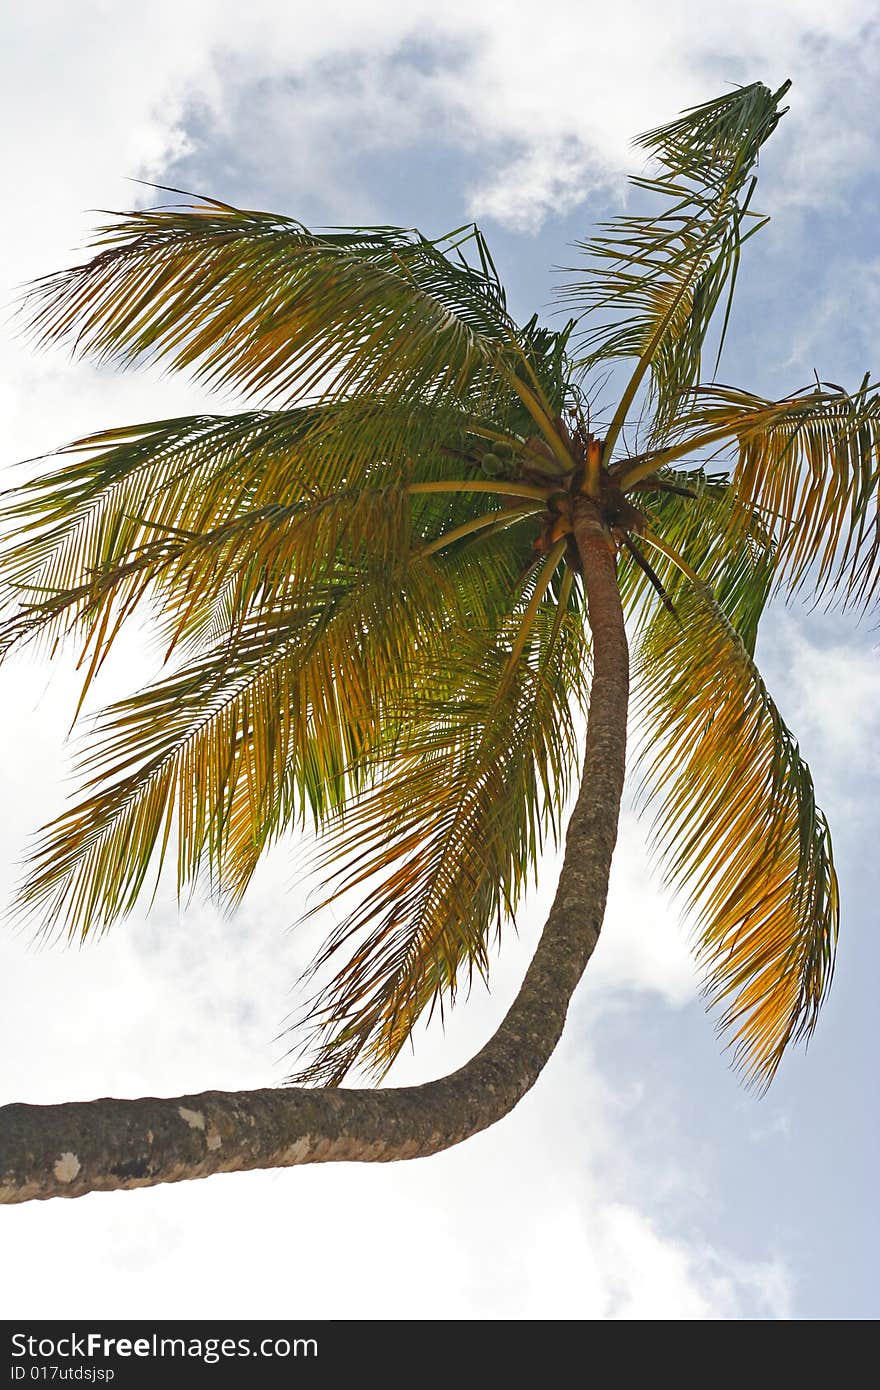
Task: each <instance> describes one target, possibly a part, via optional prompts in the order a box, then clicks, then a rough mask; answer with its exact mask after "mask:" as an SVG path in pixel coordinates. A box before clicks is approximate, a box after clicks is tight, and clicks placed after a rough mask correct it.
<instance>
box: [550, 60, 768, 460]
mask: <svg viewBox="0 0 880 1390" xmlns="http://www.w3.org/2000/svg"><path fill="white" fill-rule="evenodd" d="M788 85H789V84H788V83H786V84H785V85H784V86H783V87H782V88H780V90H779V91H778V92H775V93H772V92H770V91H769V90H768V88H766V87H765V86H763V85H762V84H761V83H760V82H755V83H752V84H751V85H750V86H748V87H742V88H739V89H737V90H736V91H734V92H731V93H729V94H728V95H727V96H723V97H719V98H718V99H717V100H715V101H711V102H707V103H705V104H704V105H702V106H697V107H694V108H692V109H691V110H689V111H687V112H685V113H684V114H683V115H682V116H681V117H680V118H679V119H678V120H676V121H673V122H672V123H671V124H670V125H667V126H662V127H659V128H658V129H656V130H652V131H649V132H648V133H647V134H645V135H643V136H641V137H640V138H639V140H638V141H637V143H638V144H639V145H641V146H642V148H643V149H645V150H647V152H648V154H649V155H650V156H651V157H652V158H653V160H654V161H655V162H656V164H657V165H658V166H659V167H658V171H657V174H656V176H655V177H653V178H636V179H632V180H631V182H632V183H633V184H634V186H635V187H636V188H638V189H639V190H640V191H642V192H644V193H647V194H649V195H650V196H652V197H655V196H656V197H659V198H661V199H663V200H664V203H665V207H664V209H663V210H662V211H660V212H658V213H656V214H653V215H651V214H637V215H631V214H630V215H625V216H621V217H618V218H615V219H614V220H613V221H611V222H607V223H604V224H602V226H601V229H600V233H599V235H597V236H594V237H592V238H591V239H590V240H588V241H586V242H580V243H578V246H579V247H580V249H581V250H582V251H583V252H584V255H585V258H586V264H585V266H584V267H583V268H578V269H577V270H572V272H571V278H569V279H568V280H567V282H566V283H565V286H564V288H563V291H562V293H563V297H564V299H565V302H566V303H567V304H569V305H571V306H572V307H573V308H574V309H575V311H579V312H580V313H581V314H582V315H583V314H584V313H585V312H586V313H587V314H588V315H591V316H594V315H595V316H596V319H597V320H598V321H596V322H595V323H592V324H590V325H588V326H587V327H585V328H584V330H583V331H582V334H581V339H580V348H581V353H580V356H579V358H578V365H579V366H580V367H581V368H582V369H584V370H587V371H588V370H590V369H592V368H594V367H595V366H596V365H597V364H598V363H600V362H603V361H607V360H608V359H612V358H620V357H623V358H627V357H630V358H633V357H634V358H636V359H638V361H637V365H636V367H635V370H634V372H633V374H632V376H631V378H630V381H629V383H628V385H627V387H626V389H625V390H624V392H623V395H622V397H621V400H620V404H619V406H618V409H617V411H616V412H615V416H614V419H613V421H612V423H611V426H610V428H609V430H608V433H607V448H608V450H609V452H610V450H611V448H612V447H613V446H614V444H615V442H616V440H617V437H618V435H619V433H620V430H621V428H622V427H623V425H624V423H625V421H626V418H627V416H628V413H629V411H630V409H631V407H632V404H633V402H634V400H635V396H636V393H637V391H638V388H639V386H640V385H641V383H642V381H643V379H644V378H645V377H646V375H647V376H648V379H649V382H650V385H651V404H652V406H653V421H652V427H651V442H652V443H654V444H656V443H657V442H659V441H661V440H662V439H663V438H665V436H666V434H667V432H668V431H669V430H670V428H671V427H672V424H673V421H674V418H675V406H676V402H677V400H678V398H679V396H680V395H681V394H682V393H683V392H685V391H687V390H688V389H689V388H690V387H692V386H694V385H695V384H696V383H697V381H698V380H699V379H700V368H701V359H702V352H703V346H704V343H705V339H706V335H707V332H708V328H709V323H710V320H711V319H712V316H713V314H714V312H715V309H716V308H717V306H718V304H719V301H720V300H721V298H722V295H723V294H724V293H725V291H727V295H728V305H729V300H730V296H731V295H732V293H733V287H734V283H735V279H736V271H737V267H738V264H739V256H740V249H741V247H742V245H743V243H744V241H746V240H747V239H748V237H749V236H751V235H752V234H753V232H755V231H757V230H758V229H759V228H760V227H761V226H763V225H764V222H765V221H766V218H761V217H759V216H757V215H756V214H755V213H753V212H752V211H751V209H750V206H749V204H750V200H751V197H752V193H753V190H754V185H755V180H754V178H753V177H752V170H753V168H754V166H755V164H756V162H757V159H758V153H759V150H760V148H761V146H762V145H763V143H764V142H765V141H766V140H767V139H768V137H769V136H770V135H771V134H772V132H773V130H774V129H775V127H776V125H777V123H778V121H779V119H780V116H781V115H782V114H783V113H782V112H781V111H780V110H779V101H780V99H781V97H782V96H783V95H784V93H785V92H786V91H787V90H788ZM722 340H723V329H722ZM719 353H720V348H719Z"/></svg>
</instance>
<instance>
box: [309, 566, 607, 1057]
mask: <svg viewBox="0 0 880 1390" xmlns="http://www.w3.org/2000/svg"><path fill="white" fill-rule="evenodd" d="M563 550H564V543H561V544H560V545H558V546H557V547H556V548H555V550H554V552H552V553H551V554H550V555H549V556H548V557H547V559H546V560H545V561H543V562H540V563H538V562H536V564H535V565H533V566H532V569H531V571H530V573H529V575H528V577H527V581H526V583H525V585H524V586H523V588H522V591H521V601H520V604H519V605H518V606H517V608H515V609H512V610H510V611H509V612H508V613H507V615H506V617H505V620H504V622H503V623H502V624H501V625H500V626H499V627H497V628H496V630H495V631H494V632H485V631H481V630H479V629H478V628H476V627H475V626H474V627H471V629H470V630H469V631H468V632H463V633H461V634H460V635H459V639H458V641H457V642H456V644H455V647H454V648H452V649H450V650H448V651H447V653H446V654H445V655H444V657H443V660H442V661H441V662H440V663H438V665H437V666H435V667H434V668H433V670H432V671H431V672H430V674H429V678H428V679H426V680H425V681H424V682H423V683H422V684H421V686H420V687H419V688H416V689H415V690H414V692H413V696H412V698H411V700H410V702H409V705H408V706H407V712H406V720H407V722H408V728H409V730H410V732H409V733H408V734H407V736H406V737H405V739H404V742H403V743H402V745H401V747H400V748H399V749H398V750H397V754H396V756H395V757H394V758H393V759H392V760H391V761H390V762H389V764H388V766H387V767H386V768H384V769H383V775H382V778H381V780H380V782H379V783H378V785H377V786H376V787H375V788H373V789H372V790H370V791H368V792H367V793H366V794H365V795H364V796H363V797H362V798H361V799H359V800H357V801H356V802H354V803H353V804H352V806H351V807H350V808H348V809H347V810H346V812H345V814H344V815H343V817H342V818H341V820H340V824H339V827H338V829H335V830H333V831H332V832H331V836H330V839H329V841H328V843H327V848H326V851H325V856H324V861H323V862H324V865H325V868H328V867H329V868H330V869H331V870H332V878H331V879H330V884H331V885H332V895H331V896H332V897H335V896H336V895H337V894H338V893H340V892H344V891H347V890H349V889H355V888H357V889H360V890H361V891H362V892H364V896H363V898H362V901H361V902H360V904H359V905H358V907H357V908H355V909H354V911H353V912H352V913H351V914H350V915H349V916H348V917H347V918H346V919H345V920H344V921H343V923H342V924H341V925H340V926H339V927H338V928H337V929H336V930H335V932H334V933H333V934H332V936H331V938H330V940H329V942H328V944H327V946H326V947H325V949H324V950H323V951H322V953H321V955H320V956H319V958H318V960H317V961H316V963H315V969H321V968H323V967H325V966H327V964H328V963H329V962H331V961H332V960H334V959H335V958H336V956H337V953H338V952H340V951H341V950H343V949H345V948H349V950H350V954H349V956H348V959H347V960H346V962H345V964H344V965H343V967H342V968H341V969H340V970H339V971H338V972H337V974H336V975H335V977H334V978H333V980H332V982H331V983H330V985H329V986H328V987H327V988H323V989H322V990H321V992H320V995H319V997H318V999H317V1001H316V1003H315V1006H314V1009H313V1011H312V1013H311V1015H310V1022H311V1024H312V1029H313V1031H312V1034H311V1037H310V1041H311V1042H312V1043H313V1044H314V1043H316V1044H317V1048H316V1050H315V1052H314V1054H313V1055H312V1054H311V1053H310V1055H311V1060H310V1062H309V1064H308V1065H307V1066H306V1067H305V1069H304V1070H303V1071H302V1072H301V1073H300V1074H299V1076H298V1077H297V1078H296V1079H297V1080H299V1081H302V1080H308V1081H320V1082H323V1083H325V1084H337V1083H338V1082H339V1081H340V1080H341V1079H342V1078H343V1076H344V1075H345V1074H346V1072H347V1071H348V1070H349V1069H350V1068H351V1067H352V1066H353V1065H354V1064H355V1062H359V1063H360V1064H361V1065H363V1066H365V1067H366V1068H367V1069H368V1070H370V1071H372V1072H374V1073H375V1074H377V1075H382V1074H384V1073H385V1072H386V1071H387V1069H388V1067H389V1066H390V1065H391V1063H392V1061H393V1060H394V1058H395V1057H396V1056H397V1054H398V1053H399V1051H400V1049H401V1048H402V1047H403V1045H404V1043H405V1042H406V1040H407V1039H408V1038H409V1037H410V1035H411V1033H412V1030H413V1027H414V1026H415V1024H416V1022H417V1020H418V1018H419V1017H420V1015H421V1014H422V1013H423V1011H424V1010H426V1009H433V1008H434V1007H439V1008H440V1010H441V1012H442V1010H443V1008H444V1001H447V1002H452V1001H454V999H455V997H456V993H457V991H458V989H459V988H460V984H461V976H462V974H463V973H464V975H465V976H466V980H467V983H468V984H470V983H471V981H472V979H473V976H474V974H475V973H479V974H482V975H484V976H485V975H486V973H487V971H488V949H489V944H490V940H491V937H492V933H493V931H494V932H498V931H499V930H500V927H501V922H502V919H503V917H504V916H505V915H511V914H513V912H514V911H515V908H516V905H517V902H518V900H519V898H520V895H521V892H522V890H523V887H524V885H525V883H526V881H527V878H528V876H529V873H530V870H533V869H534V868H535V865H536V861H537V856H538V854H539V852H540V850H541V847H542V844H543V842H544V838H545V835H546V834H547V832H548V830H549V832H550V833H551V834H552V835H554V836H556V835H558V833H559V824H558V816H559V813H560V810H561V807H562V804H563V803H564V800H565V795H566V792H567V789H568V787H569V785H570V782H571V777H572V774H573V773H574V771H575V770H576V766H577V747H576V740H575V735H574V728H573V724H572V707H571V702H572V701H574V702H577V701H578V700H583V699H584V698H585V686H586V666H587V650H586V646H585V643H584V637H583V628H582V619H581V616H580V613H579V611H578V607H577V605H576V603H575V601H574V599H573V597H572V578H571V575H570V573H569V575H568V578H567V579H563V580H562V581H561V586H560V587H559V589H558V591H554V587H553V585H554V582H555V581H554V575H555V573H556V569H557V566H558V564H559V561H560V559H561V557H562V553H563ZM523 604H524V606H522V605H523Z"/></svg>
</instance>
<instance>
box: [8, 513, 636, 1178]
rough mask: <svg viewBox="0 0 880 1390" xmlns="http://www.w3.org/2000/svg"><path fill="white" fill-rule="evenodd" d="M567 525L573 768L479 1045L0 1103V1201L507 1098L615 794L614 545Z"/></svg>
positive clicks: (618, 705)
mask: <svg viewBox="0 0 880 1390" xmlns="http://www.w3.org/2000/svg"><path fill="white" fill-rule="evenodd" d="M575 536H576V539H577V543H578V548H579V550H580V555H581V560H582V563H583V569H584V578H585V583H586V590H587V601H588V608H589V619H590V625H591V628H592V632H593V683H592V691H591V697H590V713H589V720H588V724H587V742H586V753H585V758H584V770H583V777H582V780H581V788H580V792H579V795H578V799H577V802H576V804H575V808H574V812H573V814H572V817H571V822H570V824H569V828H568V834H567V839H566V848H565V859H564V862H563V866H562V872H561V874H560V878H559V887H558V889H557V892H556V898H555V901H554V903H553V906H552V908H551V910H550V915H549V917H548V919H547V924H546V926H545V928H544V932H543V934H542V936H541V940H540V942H539V944H538V948H537V950H536V952H535V956H534V959H533V960H532V963H531V965H530V966H529V969H528V971H527V973H526V976H525V979H524V981H523V984H522V988H521V989H520V992H519V994H518V995H517V997H516V999H515V1000H514V1002H513V1004H512V1005H511V1008H510V1010H509V1012H508V1013H507V1016H506V1017H505V1019H504V1021H503V1023H502V1024H501V1026H500V1027H499V1029H498V1031H497V1032H496V1033H495V1035H494V1036H493V1037H492V1038H491V1039H490V1040H489V1042H488V1043H487V1044H486V1046H485V1047H484V1048H483V1049H482V1051H481V1052H479V1053H478V1054H477V1055H476V1057H474V1058H473V1059H472V1060H471V1061H470V1062H468V1063H467V1064H466V1066H464V1067H461V1068H460V1069H459V1070H458V1071H456V1072H453V1073H452V1074H451V1075H450V1076H446V1077H443V1078H442V1080H439V1081H431V1082H427V1083H426V1084H424V1085H421V1086H407V1087H402V1088H397V1089H393V1088H389V1089H387V1090H346V1089H338V1090H330V1089H314V1090H313V1089H306V1088H298V1089H273V1090H260V1091H238V1092H224V1091H206V1092H204V1093H202V1094H201V1095H194V1096H177V1097H175V1098H173V1099H154V1098H151V1097H148V1098H144V1099H141V1100H112V1099H106V1100H94V1101H88V1102H84V1103H74V1104H64V1105H45V1106H43V1105H9V1106H6V1107H5V1108H3V1109H2V1110H0V1201H4V1202H25V1201H28V1200H31V1199H33V1198H45V1197H80V1196H82V1195H83V1194H84V1193H87V1192H95V1191H108V1190H115V1189H117V1188H130V1187H149V1186H152V1185H153V1184H155V1183H162V1182H179V1181H181V1180H183V1179H186V1178H205V1177H209V1176H210V1175H211V1174H212V1173H225V1172H236V1171H241V1170H245V1169H250V1168H284V1167H289V1166H292V1165H294V1164H299V1163H330V1162H341V1161H353V1162H374V1163H385V1162H390V1161H392V1160H394V1159H403V1158H417V1157H421V1156H425V1155H427V1154H432V1153H437V1152H438V1151H439V1150H441V1149H447V1148H451V1147H452V1145H453V1144H458V1143H461V1141H462V1140H463V1139H467V1138H469V1137H470V1135H472V1134H476V1133H478V1132H479V1131H480V1130H483V1129H487V1128H488V1127H489V1126H490V1125H492V1124H494V1123H495V1122H496V1120H500V1119H501V1118H502V1117H503V1116H504V1115H506V1114H507V1113H508V1112H509V1111H510V1110H512V1109H513V1107H514V1106H515V1105H516V1104H517V1102H518V1101H519V1100H520V1099H521V1098H522V1097H523V1096H524V1095H525V1093H526V1091H528V1090H529V1088H530V1087H531V1086H532V1085H533V1084H534V1082H535V1081H536V1079H537V1077H538V1075H539V1073H540V1072H541V1070H542V1068H543V1067H544V1065H545V1063H546V1062H547V1060H548V1058H549V1057H550V1054H551V1053H552V1051H553V1049H554V1047H555V1046H556V1043H557V1042H558V1040H559V1037H560V1034H561V1033H562V1028H563V1024H564V1022H565V1016H566V1012H567V1010H568V1004H569V1001H570V999H571V996H572V993H573V991H574V989H575V986H576V985H577V983H578V981H579V979H580V977H581V975H582V973H583V970H584V967H585V966H586V964H587V961H588V960H589V958H590V956H591V954H592V952H593V948H594V946H595V944H596V941H597V939H598V936H599V929H600V927H601V925H602V918H603V915H604V912H605V900H606V896H607V891H608V874H609V870H610V867H611V856H612V852H613V849H614V844H615V840H616V838H617V821H618V814H619V809H620V797H621V792H622V789H623V776H624V761H625V752H626V717H627V700H628V689H629V661H628V653H627V644H626V634H625V632H624V625H623V612H622V609H621V603H620V595H619V591H618V588H617V579H616V574H615V563H614V556H613V553H612V550H611V548H610V546H609V543H608V540H607V538H606V535H605V532H604V531H603V528H602V526H601V524H600V522H599V520H598V518H597V516H596V514H595V512H594V510H593V508H592V506H591V504H590V503H589V502H588V501H586V499H584V500H582V501H579V502H578V503H577V504H576V508H575Z"/></svg>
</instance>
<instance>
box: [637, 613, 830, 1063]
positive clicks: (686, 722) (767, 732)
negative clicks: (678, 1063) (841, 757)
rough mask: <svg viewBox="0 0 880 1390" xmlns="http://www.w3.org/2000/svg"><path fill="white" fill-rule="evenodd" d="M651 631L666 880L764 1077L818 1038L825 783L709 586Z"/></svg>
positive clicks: (648, 647)
mask: <svg viewBox="0 0 880 1390" xmlns="http://www.w3.org/2000/svg"><path fill="white" fill-rule="evenodd" d="M676 608H677V613H678V619H677V620H675V619H672V618H670V617H669V615H668V614H667V613H665V612H664V611H663V610H662V609H661V610H660V611H659V612H658V613H657V614H656V616H655V617H654V619H653V621H652V623H651V625H650V627H649V629H648V630H647V632H646V633H645V635H644V639H643V642H642V646H641V650H640V654H639V664H638V680H639V692H640V693H639V699H638V703H637V709H638V712H639V714H640V716H641V720H642V727H643V739H644V747H643V755H642V756H643V759H644V767H645V772H644V784H643V790H644V791H645V792H646V793H648V794H649V795H650V796H651V797H652V798H653V799H654V800H655V801H656V802H658V803H659V805H658V810H657V814H656V819H655V822H654V828H653V837H654V848H655V852H656V853H657V854H658V855H660V857H661V860H662V863H663V865H664V870H665V877H666V880H667V882H668V883H669V884H671V885H672V886H673V887H674V888H676V889H677V890H678V891H679V892H680V893H681V894H682V895H683V896H684V897H685V899H686V901H687V903H688V904H689V908H690V911H691V913H692V919H693V923H694V933H695V937H696V942H697V958H698V961H699V962H700V964H701V965H702V967H703V970H704V977H705V989H706V993H707V996H708V999H709V1001H710V1004H713V1005H720V1006H722V1014H721V1019H720V1025H719V1026H720V1027H721V1028H722V1029H724V1030H726V1031H727V1032H728V1033H729V1034H730V1035H731V1045H732V1047H733V1049H734V1056H735V1058H736V1061H737V1063H738V1064H739V1065H740V1066H741V1067H742V1069H743V1071H744V1072H745V1074H746V1076H747V1077H748V1078H749V1079H750V1080H752V1081H756V1082H758V1083H759V1084H763V1085H766V1084H768V1083H769V1082H770V1080H771V1079H772V1077H773V1075H774V1073H775V1071H776V1069H777V1067H778V1065H779V1062H780V1059H781V1057H782V1054H783V1052H784V1050H785V1048H786V1047H787V1046H788V1044H789V1043H790V1042H793V1041H795V1040H797V1039H799V1038H804V1037H806V1036H808V1035H809V1034H810V1032H811V1031H812V1029H813V1027H814V1025H815V1022H816V1017H817V1013H818V1010H819V1006H820V1004H821V1003H822V1000H823V998H824V996H825V994H826V991H827V989H828V985H829V983H830V980H831V974H832V969H833V960H834V950H835V945H836V939H837V925H838V892H837V878H836V875H835V871H834V864H833V860H832V853H831V840H830V835H829V832H828V826H827V824H826V821H825V817H824V816H823V814H822V812H821V811H820V810H819V809H818V807H817V806H816V801H815V795H814V790H813V782H812V778H811V776H810V772H809V769H808V767H807V765H806V763H805V762H804V761H803V759H802V758H801V756H800V753H799V750H798V745H797V743H796V741H795V739H794V738H793V736H792V734H791V733H790V732H789V730H788V729H787V728H786V726H785V724H784V722H783V720H782V718H781V716H780V714H779V712H778V710H777V708H776V706H775V705H774V703H773V701H772V700H771V698H770V696H769V694H768V693H767V690H766V688H765V686H764V684H763V682H762V680H761V678H760V675H759V673H758V671H757V668H756V666H755V664H754V661H753V660H752V658H751V656H750V655H749V653H748V651H747V650H746V648H745V646H744V644H743V643H742V641H741V640H740V639H739V637H738V636H737V634H736V632H735V631H734V629H733V628H732V627H731V625H730V623H729V622H728V621H727V619H726V618H725V616H724V614H723V613H722V612H721V610H720V609H719V608H718V606H717V604H715V603H714V601H713V600H712V599H711V598H710V597H709V595H708V593H707V592H705V591H700V590H692V591H691V593H690V594H689V595H687V596H685V595H683V594H681V593H680V594H679V595H678V597H677V599H676Z"/></svg>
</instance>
